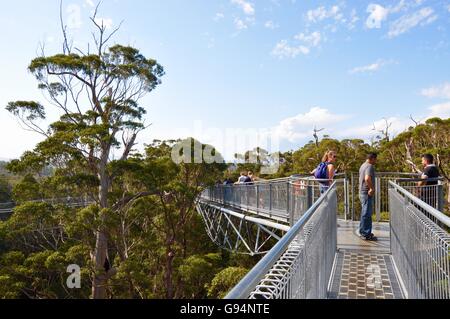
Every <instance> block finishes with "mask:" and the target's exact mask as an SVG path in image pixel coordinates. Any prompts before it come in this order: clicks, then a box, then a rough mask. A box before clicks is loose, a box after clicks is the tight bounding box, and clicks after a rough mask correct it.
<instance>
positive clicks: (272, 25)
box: [264, 20, 280, 30]
mask: <svg viewBox="0 0 450 319" xmlns="http://www.w3.org/2000/svg"><path fill="white" fill-rule="evenodd" d="M264 26H265V27H266V28H267V29H271V30H274V29H277V28H279V27H280V26H279V25H278V24H276V23H275V22H273V21H272V20H269V21H267V22H266V23H265V24H264Z"/></svg>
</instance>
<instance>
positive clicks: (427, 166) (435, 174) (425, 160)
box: [421, 154, 441, 186]
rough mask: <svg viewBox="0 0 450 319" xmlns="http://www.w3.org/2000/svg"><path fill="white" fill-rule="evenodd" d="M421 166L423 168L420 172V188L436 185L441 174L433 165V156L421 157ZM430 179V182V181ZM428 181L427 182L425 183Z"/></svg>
mask: <svg viewBox="0 0 450 319" xmlns="http://www.w3.org/2000/svg"><path fill="white" fill-rule="evenodd" d="M422 164H423V167H424V170H423V172H422V177H421V178H422V179H423V180H424V181H423V182H421V186H431V185H438V180H437V179H438V178H439V177H441V174H440V173H439V169H438V168H437V166H436V165H435V164H434V156H433V155H431V154H425V155H423V156H422ZM430 179H431V180H430ZM427 180H429V181H427Z"/></svg>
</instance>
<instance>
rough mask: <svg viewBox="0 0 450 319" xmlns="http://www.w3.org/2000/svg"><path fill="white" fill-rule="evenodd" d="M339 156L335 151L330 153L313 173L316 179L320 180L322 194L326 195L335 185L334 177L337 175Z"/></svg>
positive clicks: (327, 153)
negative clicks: (336, 164) (336, 165)
mask: <svg viewBox="0 0 450 319" xmlns="http://www.w3.org/2000/svg"><path fill="white" fill-rule="evenodd" d="M336 159H337V154H336V152H335V151H328V152H326V153H325V155H324V156H323V158H322V162H321V163H320V164H319V166H318V167H317V168H316V169H315V171H314V172H313V174H314V177H315V178H316V179H317V180H320V181H319V183H320V193H321V194H324V193H326V192H327V190H328V189H329V188H330V186H331V184H332V183H333V180H334V176H335V175H336V167H335V166H334V165H335V163H336Z"/></svg>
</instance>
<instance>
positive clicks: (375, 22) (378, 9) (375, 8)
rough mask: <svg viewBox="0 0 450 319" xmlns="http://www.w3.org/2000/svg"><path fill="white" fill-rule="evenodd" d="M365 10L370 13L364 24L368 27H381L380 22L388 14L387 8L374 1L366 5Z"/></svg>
mask: <svg viewBox="0 0 450 319" xmlns="http://www.w3.org/2000/svg"><path fill="white" fill-rule="evenodd" d="M367 12H368V13H370V15H369V17H368V18H367V21H366V26H367V28H369V29H374V28H376V29H379V28H381V23H382V22H383V21H384V20H386V19H387V17H388V15H389V10H388V9H386V8H385V7H383V6H381V5H379V4H374V3H371V4H369V6H368V7H367Z"/></svg>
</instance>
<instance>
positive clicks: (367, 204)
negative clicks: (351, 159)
mask: <svg viewBox="0 0 450 319" xmlns="http://www.w3.org/2000/svg"><path fill="white" fill-rule="evenodd" d="M377 158H378V155H377V154H375V153H371V154H369V155H368V156H367V161H366V162H365V163H364V164H363V165H362V166H361V169H360V170H359V198H360V200H361V206H362V210H361V225H360V227H359V233H360V235H361V237H362V238H363V239H365V240H368V241H377V240H378V239H377V238H376V237H375V235H374V234H373V233H372V215H373V207H374V195H375V164H376V163H377Z"/></svg>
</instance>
